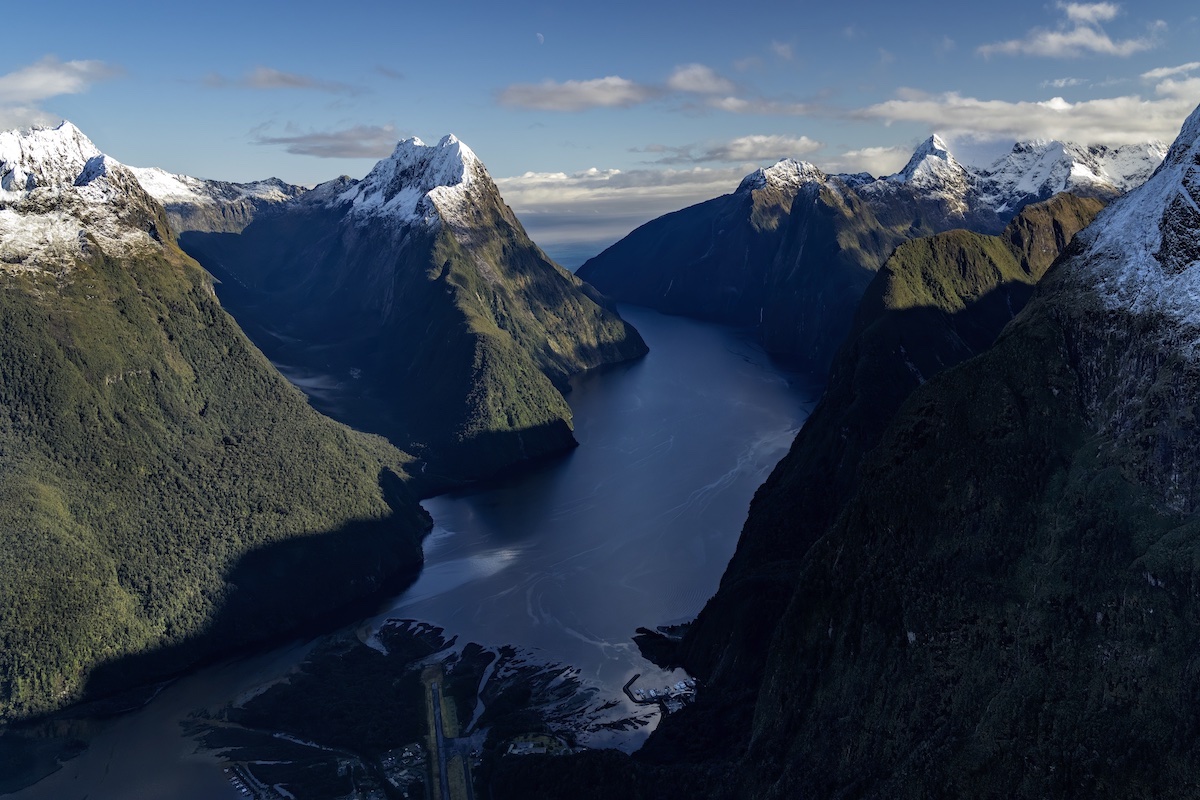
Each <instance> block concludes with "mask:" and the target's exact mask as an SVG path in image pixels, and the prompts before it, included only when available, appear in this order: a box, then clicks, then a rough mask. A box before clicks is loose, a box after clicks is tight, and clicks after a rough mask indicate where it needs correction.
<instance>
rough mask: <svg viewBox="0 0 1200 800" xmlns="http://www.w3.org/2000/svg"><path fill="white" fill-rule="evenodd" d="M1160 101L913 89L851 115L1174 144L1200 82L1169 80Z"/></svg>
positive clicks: (970, 130)
mask: <svg viewBox="0 0 1200 800" xmlns="http://www.w3.org/2000/svg"><path fill="white" fill-rule="evenodd" d="M1154 91H1155V94H1156V95H1157V97H1155V98H1153V99H1146V98H1143V97H1141V96H1140V95H1128V96H1122V97H1110V98H1099V99H1095V100H1087V101H1083V102H1079V103H1069V102H1067V101H1066V100H1064V99H1063V98H1061V97H1052V98H1050V99H1048V100H1042V101H1017V102H1012V101H1008V100H980V99H977V98H974V97H964V96H962V95H961V94H958V93H957V92H948V93H945V94H939V95H926V94H920V93H917V92H914V91H912V90H909V91H907V92H906V93H905V95H904V96H903V97H897V98H896V99H894V100H888V101H885V102H883V103H877V104H875V105H872V106H868V107H866V108H863V109H859V110H857V111H853V112H851V113H850V115H849V116H850V117H851V118H853V119H861V120H873V121H883V122H885V123H888V124H890V123H894V122H909V123H920V124H922V125H924V126H927V127H929V128H937V129H938V130H940V131H944V132H946V133H947V134H961V135H965V136H970V137H977V138H990V137H999V136H1005V137H1012V138H1016V139H1032V138H1038V137H1041V138H1049V139H1063V140H1067V141H1075V142H1081V143H1086V144H1124V143H1128V142H1141V141H1146V140H1149V139H1162V140H1165V141H1171V140H1173V139H1174V138H1175V136H1176V135H1177V134H1178V133H1179V126H1180V123H1181V122H1182V121H1183V120H1184V119H1185V118H1186V117H1187V116H1188V114H1189V113H1191V111H1192V110H1193V109H1194V108H1195V106H1196V100H1197V98H1198V97H1200V78H1191V79H1188V80H1183V81H1175V80H1164V81H1162V82H1160V83H1159V84H1158V85H1156V86H1155V89H1154Z"/></svg>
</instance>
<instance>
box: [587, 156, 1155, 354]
mask: <svg viewBox="0 0 1200 800" xmlns="http://www.w3.org/2000/svg"><path fill="white" fill-rule="evenodd" d="M1165 152H1166V147H1165V145H1163V144H1161V143H1149V144H1145V145H1128V146H1125V147H1120V148H1107V147H1102V146H1094V147H1083V146H1079V145H1073V144H1064V143H1061V142H1053V141H1040V142H1031V143H1020V144H1017V145H1016V146H1015V147H1014V148H1013V150H1012V152H1011V153H1010V154H1009V155H1008V156H1006V157H1005V158H1002V159H1000V160H999V161H997V162H996V163H995V164H994V165H993V166H992V167H990V168H988V169H983V170H980V169H975V168H972V167H968V166H965V165H963V164H962V163H961V162H959V161H958V160H957V159H956V158H955V157H954V156H953V155H952V154H951V153H950V152H949V150H948V149H947V148H946V145H945V142H943V141H942V140H941V138H940V137H938V136H936V135H935V136H931V137H930V138H929V139H927V140H926V141H925V142H923V143H922V144H921V145H920V146H919V147H917V149H916V150H915V151H914V153H913V155H912V157H911V158H910V159H909V161H908V163H907V164H906V165H905V166H904V168H903V169H902V170H901V171H899V172H897V173H895V174H893V175H889V176H885V177H882V178H877V177H874V176H871V175H868V174H866V173H860V174H855V175H827V174H825V173H824V172H822V171H821V170H820V169H818V168H817V167H815V166H813V165H812V164H808V163H806V162H800V161H794V160H791V159H784V160H782V161H780V162H779V163H777V164H775V165H774V166H772V167H769V168H766V169H759V170H756V171H755V172H753V173H751V174H750V175H748V176H746V178H745V179H744V180H743V181H742V182H741V184H740V185H739V186H738V188H737V190H736V191H734V192H733V193H732V194H728V195H724V196H722V197H718V198H714V199H713V200H709V201H706V202H704V203H700V204H699V205H695V206H692V207H690V208H686V209H683V210H681V211H676V212H674V213H672V214H668V215H666V216H664V217H660V218H658V219H655V220H652V221H650V222H648V223H646V224H645V225H643V226H641V227H640V228H638V229H637V230H635V231H633V232H632V233H630V234H629V235H628V236H627V237H626V238H624V239H622V240H621V241H619V242H617V243H616V244H614V245H613V246H612V247H610V248H608V249H607V250H605V251H604V252H603V253H601V254H599V255H598V256H596V257H594V258H592V259H590V260H589V261H587V262H586V263H585V264H584V265H583V266H582V267H581V268H580V269H579V271H578V274H579V275H580V277H582V278H583V279H585V280H587V281H588V282H590V283H592V284H593V285H595V286H596V287H597V288H598V289H600V290H601V291H603V292H604V293H605V294H607V295H609V296H611V297H613V298H615V299H617V300H621V301H625V302H631V303H636V304H639V305H645V306H649V307H651V308H656V309H659V310H661V311H665V312H667V313H672V314H683V315H687V316H694V317H699V318H703V319H712V320H717V321H720V322H725V323H730V324H735V325H743V326H753V327H755V328H756V329H757V330H758V333H759V336H760V338H761V340H762V342H763V344H764V346H765V347H766V348H767V350H768V351H769V352H771V353H772V354H774V355H777V356H779V357H781V358H784V359H786V360H789V361H792V362H795V363H797V364H799V365H800V366H802V367H804V368H807V369H811V370H813V371H816V372H818V373H823V372H824V371H825V370H826V369H828V367H829V365H830V363H831V362H832V359H833V356H834V354H835V353H836V352H837V348H838V347H839V346H840V344H841V342H842V341H843V340H844V339H845V337H846V336H847V334H848V333H849V331H850V324H851V321H852V319H853V316H854V311H855V309H856V308H857V305H858V301H859V299H860V298H861V297H862V294H863V292H864V291H865V290H866V287H867V285H868V284H869V283H870V281H871V277H872V275H873V274H874V273H875V271H877V270H878V269H879V268H880V267H882V266H883V264H884V262H885V261H886V259H887V258H888V256H889V255H891V253H892V251H893V250H894V249H895V248H896V246H897V245H899V244H900V243H902V242H904V241H907V240H909V239H913V238H917V237H920V236H927V235H931V234H934V233H939V232H942V231H946V230H950V229H952V228H965V229H967V230H972V231H976V232H980V233H989V234H995V233H999V232H1000V231H1001V230H1002V229H1003V227H1004V226H1005V225H1006V224H1007V223H1008V221H1009V220H1011V219H1012V218H1013V217H1014V216H1015V215H1016V214H1017V213H1019V212H1020V210H1021V209H1022V208H1023V207H1024V206H1026V205H1028V204H1029V203H1032V202H1038V201H1041V200H1046V199H1048V198H1050V197H1051V196H1053V195H1054V194H1056V193H1058V192H1064V191H1069V192H1072V193H1074V194H1077V195H1081V196H1090V197H1098V198H1103V199H1111V198H1113V197H1116V196H1118V195H1119V194H1121V193H1122V192H1123V191H1125V190H1127V189H1128V188H1130V187H1132V186H1136V185H1138V184H1139V183H1140V182H1141V181H1143V180H1145V178H1146V177H1147V176H1149V174H1150V173H1151V172H1152V171H1153V170H1154V168H1155V167H1157V166H1158V164H1159V162H1161V160H1162V157H1163V154H1164V153H1165Z"/></svg>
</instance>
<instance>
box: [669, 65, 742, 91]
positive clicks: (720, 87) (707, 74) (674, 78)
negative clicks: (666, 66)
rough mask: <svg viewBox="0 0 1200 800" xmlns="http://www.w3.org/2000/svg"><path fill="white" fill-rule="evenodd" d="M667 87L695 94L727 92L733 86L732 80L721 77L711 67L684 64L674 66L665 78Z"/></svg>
mask: <svg viewBox="0 0 1200 800" xmlns="http://www.w3.org/2000/svg"><path fill="white" fill-rule="evenodd" d="M667 88H668V89H674V90H675V91H677V92H694V93H696V94H727V93H729V92H732V91H733V88H734V87H733V82H732V81H730V80H727V79H725V78H722V77H721V76H720V75H718V74H717V73H716V72H714V71H713V69H712V68H711V67H706V66H704V65H703V64H684V65H683V66H681V67H676V68H675V71H674V72H672V73H671V77H670V78H667Z"/></svg>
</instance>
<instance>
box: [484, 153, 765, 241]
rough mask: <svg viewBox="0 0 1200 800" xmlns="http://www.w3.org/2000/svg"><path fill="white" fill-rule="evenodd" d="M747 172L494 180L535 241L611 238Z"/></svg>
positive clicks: (719, 190) (721, 190)
mask: <svg viewBox="0 0 1200 800" xmlns="http://www.w3.org/2000/svg"><path fill="white" fill-rule="evenodd" d="M748 171H749V170H748V169H747V168H746V167H744V166H742V167H727V168H719V169H714V168H709V167H694V168H692V169H644V170H629V171H622V170H616V169H596V168H593V169H589V170H584V171H582V172H576V173H570V174H568V173H564V172H526V173H525V174H524V175H518V176H515V177H510V178H499V179H497V180H496V184H497V186H498V187H499V189H500V192H501V193H502V194H503V195H504V200H505V202H507V203H508V204H509V205H510V206H512V208H513V210H514V211H515V212H516V213H517V214H518V215H519V216H520V217H521V223H522V224H523V225H524V226H525V228H526V229H527V230H528V231H529V233H530V235H531V236H532V237H533V239H534V241H537V242H540V243H547V244H549V243H557V242H577V241H600V240H607V241H609V242H612V241H616V240H617V239H619V238H620V237H622V236H624V235H625V234H627V233H628V232H629V231H631V230H633V229H634V228H636V227H637V226H639V225H641V224H643V223H645V222H647V221H649V220H651V219H654V218H655V217H660V216H662V215H663V214H667V213H669V212H671V211H676V210H678V209H680V208H683V207H684V206H688V205H692V204H694V203H699V202H703V201H704V200H709V199H711V198H713V197H717V196H719V195H722V194H728V193H729V192H732V191H733V190H734V189H736V188H737V185H738V183H739V182H741V179H742V178H743V177H744V176H745V174H746V172H748Z"/></svg>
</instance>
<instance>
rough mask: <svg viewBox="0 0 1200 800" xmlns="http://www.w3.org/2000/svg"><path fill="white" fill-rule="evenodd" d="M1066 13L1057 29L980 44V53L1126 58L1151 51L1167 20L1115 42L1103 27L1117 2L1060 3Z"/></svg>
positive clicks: (1036, 30)
mask: <svg viewBox="0 0 1200 800" xmlns="http://www.w3.org/2000/svg"><path fill="white" fill-rule="evenodd" d="M1056 7H1057V8H1058V9H1059V10H1060V11H1062V12H1063V13H1064V15H1065V16H1066V20H1065V21H1064V22H1063V23H1062V24H1060V26H1059V27H1058V29H1057V30H1047V29H1045V28H1034V29H1033V30H1031V31H1029V33H1027V34H1026V35H1025V37H1024V38H1022V39H1009V40H1008V41H1004V42H994V43H992V44H985V45H981V46H980V47H979V48H977V52H978V53H979V54H980V55H982V56H984V57H990V56H993V55H1010V56H1012V55H1031V56H1042V57H1045V58H1078V57H1080V56H1084V55H1107V56H1120V57H1126V56H1130V55H1133V54H1134V53H1138V52H1141V51H1142V50H1149V49H1150V48H1152V47H1154V46H1155V45H1156V44H1157V42H1156V40H1155V38H1154V35H1153V34H1154V33H1155V32H1157V31H1159V30H1162V29H1163V28H1164V27H1165V23H1163V22H1161V21H1158V22H1155V23H1154V24H1153V25H1152V26H1151V34H1150V35H1147V36H1143V37H1140V38H1136V39H1122V40H1120V41H1114V40H1113V39H1112V37H1110V36H1109V35H1108V34H1107V33H1105V32H1104V29H1103V28H1102V27H1101V26H1100V23H1101V22H1108V21H1109V20H1112V19H1113V18H1114V17H1116V16H1117V14H1118V13H1119V11H1120V6H1118V5H1116V4H1115V3H1059V4H1058V5H1057V6H1056Z"/></svg>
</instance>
